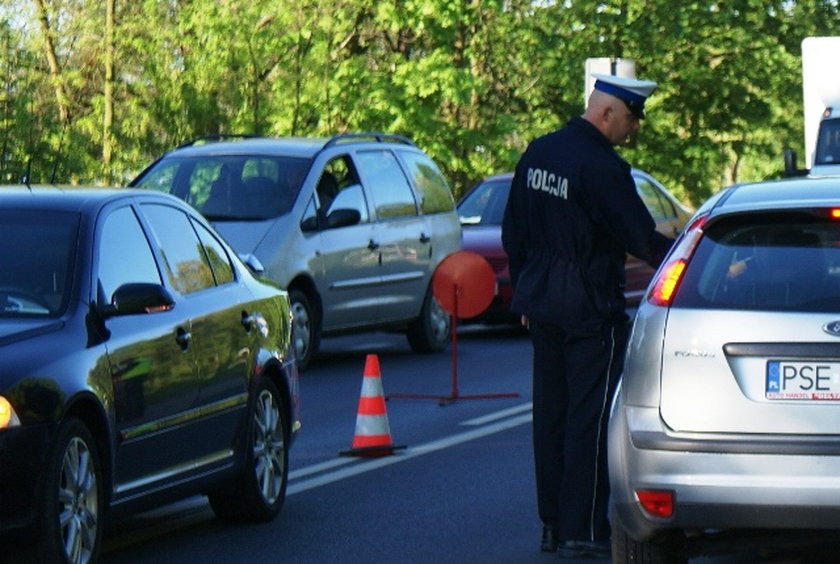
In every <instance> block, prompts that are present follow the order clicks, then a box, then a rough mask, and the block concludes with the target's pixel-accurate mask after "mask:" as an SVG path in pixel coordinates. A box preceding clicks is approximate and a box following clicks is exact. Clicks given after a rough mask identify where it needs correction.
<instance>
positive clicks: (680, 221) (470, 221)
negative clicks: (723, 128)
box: [458, 168, 693, 323]
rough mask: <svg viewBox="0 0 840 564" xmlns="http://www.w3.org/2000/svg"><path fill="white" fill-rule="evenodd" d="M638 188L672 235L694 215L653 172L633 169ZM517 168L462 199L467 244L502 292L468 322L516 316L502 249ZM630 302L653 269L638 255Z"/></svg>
mask: <svg viewBox="0 0 840 564" xmlns="http://www.w3.org/2000/svg"><path fill="white" fill-rule="evenodd" d="M632 174H633V179H634V180H635V181H636V190H638V192H639V195H640V196H641V197H642V200H643V201H644V202H645V205H646V206H647V208H648V209H649V210H650V213H651V215H652V216H653V218H654V219H655V220H656V224H657V229H658V230H659V231H660V232H661V233H663V234H665V235H668V236H669V237H674V236H676V235H677V234H678V233H679V232H680V230H681V229H682V228H683V226H684V225H685V223H686V222H687V221H688V220H689V218H690V217H691V215H692V213H693V210H692V209H691V208H689V207H687V206H685V205H684V204H682V203H681V202H680V201H679V200H677V199H676V198H675V197H674V196H673V195H672V194H671V193H670V192H668V190H666V189H665V187H664V186H662V184H660V183H659V182H658V181H657V180H655V179H654V178H653V177H652V176H650V175H649V174H647V173H646V172H643V171H641V170H638V169H635V168H634V169H633V170H632ZM512 179H513V174H512V173H509V172H508V173H504V174H498V175H496V176H489V177H487V178H485V179H484V180H482V181H481V182H479V183H478V184H477V185H476V186H475V187H474V188H473V189H472V190H470V191H469V192H468V193H467V194H466V195H465V196H464V197H463V198H461V201H460V202H458V215H459V216H460V218H461V226H462V228H463V229H462V238H463V241H462V248H463V249H464V250H465V251H472V252H474V253H477V254H479V255H481V256H483V257H484V258H485V259H486V260H487V262H488V263H490V266H491V267H492V268H493V272H494V273H495V274H496V287H497V291H496V295H495V297H494V298H493V301H492V303H491V304H490V306H489V307H488V308H487V309H486V310H485V311H484V312H483V313H482V314H481V315H480V316H478V317H476V318H474V319H470V320H466V321H467V322H481V323H508V322H512V321H516V316H514V315H513V314H512V313H511V311H510V299H511V296H512V295H513V287H512V286H511V285H510V272H509V270H508V260H507V255H506V254H505V251H504V249H502V216H503V215H504V211H505V204H506V203H507V198H508V192H509V191H510V182H511V180H512ZM625 275H626V289H625V296H626V297H627V303H628V305H636V304H638V303H639V300H641V298H642V296H643V295H644V293H645V289H646V288H647V285H648V283H649V282H650V279H651V278H652V277H653V269H652V268H651V267H650V266H648V265H647V264H646V263H645V262H643V261H641V260H639V259H637V258H636V257H634V256H632V255H627V264H626V267H625Z"/></svg>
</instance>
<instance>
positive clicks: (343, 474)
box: [286, 406, 531, 495]
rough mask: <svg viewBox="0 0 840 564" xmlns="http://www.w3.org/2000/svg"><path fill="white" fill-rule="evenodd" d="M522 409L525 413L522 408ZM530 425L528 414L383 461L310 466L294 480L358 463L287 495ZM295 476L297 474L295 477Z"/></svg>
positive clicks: (312, 480) (340, 461)
mask: <svg viewBox="0 0 840 564" xmlns="http://www.w3.org/2000/svg"><path fill="white" fill-rule="evenodd" d="M529 408H530V406H529ZM518 409H519V410H521V409H522V408H518ZM530 422H531V414H530V413H526V414H524V415H519V416H517V417H512V418H509V419H505V420H503V421H499V422H497V423H493V424H491V425H485V426H482V427H478V428H475V429H471V430H469V431H464V432H463V433H457V434H454V435H450V436H448V437H444V438H442V439H438V440H436V441H432V442H429V443H426V444H423V445H419V446H416V447H409V448H407V449H405V450H402V451H399V452H398V453H396V454H393V455H389V456H384V457H381V458H373V459H367V458H355V457H350V458H343V459H338V460H331V461H327V462H324V463H320V464H315V465H313V466H307V467H306V468H302V469H300V470H297V471H296V472H294V473H289V477H290V479H294V478H295V477H297V476H306V475H310V474H314V473H315V472H317V471H319V470H316V468H319V469H320V471H323V470H325V469H326V470H329V469H330V468H338V467H341V466H346V465H348V464H350V463H351V462H356V464H353V465H352V466H350V467H348V468H339V469H337V470H335V471H332V472H328V473H326V474H322V475H320V476H316V477H314V478H309V479H307V480H303V481H301V482H294V483H292V482H290V483H289V486H288V489H287V490H286V495H294V494H296V493H300V492H305V491H306V490H311V489H313V488H317V487H319V486H324V485H327V484H331V483H333V482H337V481H339V480H343V479H345V478H350V477H352V476H357V475H359V474H363V473H365V472H371V471H373V470H377V469H379V468H384V467H385V466H390V465H391V464H397V463H399V462H403V461H405V460H410V459H412V458H415V457H417V456H422V455H424V454H430V453H432V452H435V451H438V450H443V449H445V448H449V447H452V446H455V445H458V444H461V443H466V442H469V441H473V440H475V439H480V438H481V437H486V436H488V435H493V434H495V433H500V432H502V431H506V430H507V429H512V428H514V427H518V426H519V425H525V424H527V423H530ZM292 474H294V476H293V475H292Z"/></svg>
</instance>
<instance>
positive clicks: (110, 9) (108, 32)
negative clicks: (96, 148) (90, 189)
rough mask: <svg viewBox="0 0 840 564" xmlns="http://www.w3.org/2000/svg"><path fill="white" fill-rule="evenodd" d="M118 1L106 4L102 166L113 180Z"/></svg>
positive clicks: (113, 0)
mask: <svg viewBox="0 0 840 564" xmlns="http://www.w3.org/2000/svg"><path fill="white" fill-rule="evenodd" d="M116 3H117V0H106V2H105V87H104V107H103V110H102V166H103V168H104V172H105V177H106V178H107V179H108V181H109V182H110V181H111V180H112V176H113V174H112V171H111V153H112V149H113V131H112V127H113V123H114V51H115V49H114V26H115V22H114V9H115V8H116Z"/></svg>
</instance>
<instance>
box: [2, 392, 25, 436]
mask: <svg viewBox="0 0 840 564" xmlns="http://www.w3.org/2000/svg"><path fill="white" fill-rule="evenodd" d="M18 425H20V419H18V416H17V413H15V410H14V408H13V407H12V404H10V403H9V400H7V399H6V398H4V397H3V396H0V429H8V428H9V427H17V426H18Z"/></svg>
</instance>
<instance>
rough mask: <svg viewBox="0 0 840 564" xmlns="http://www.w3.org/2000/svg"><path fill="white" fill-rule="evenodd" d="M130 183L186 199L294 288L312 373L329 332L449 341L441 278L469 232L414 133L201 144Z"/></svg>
mask: <svg viewBox="0 0 840 564" xmlns="http://www.w3.org/2000/svg"><path fill="white" fill-rule="evenodd" d="M130 186H137V187H141V188H151V189H155V190H160V191H164V192H170V193H172V194H174V195H176V196H178V197H180V198H182V199H184V200H186V201H187V202H188V203H190V204H192V205H193V206H194V207H195V208H197V209H198V210H199V211H201V213H202V214H203V215H204V216H205V217H206V218H208V219H209V220H210V221H211V222H212V224H213V226H214V227H215V228H216V230H217V231H219V233H221V234H222V236H223V237H225V239H226V240H227V241H228V242H229V243H230V244H231V246H232V247H233V248H234V249H235V250H236V251H237V252H238V253H239V254H241V255H246V256H247V255H250V256H251V257H252V260H251V264H255V265H256V264H258V265H260V267H262V268H264V272H263V274H264V275H265V276H267V277H268V278H270V279H271V280H273V281H274V282H276V283H277V284H279V285H280V286H282V287H283V288H285V289H287V290H288V292H289V296H290V299H291V301H292V307H293V310H294V313H295V342H296V351H297V358H298V363H299V366H300V367H301V368H303V367H305V366H306V365H307V364H308V363H309V362H310V360H311V359H312V357H313V355H314V354H315V353H316V351H317V350H318V347H319V343H320V340H321V337H322V336H326V335H333V334H339V333H344V332H351V331H353V332H355V331H359V330H371V329H399V330H404V331H406V334H407V337H408V341H409V344H410V345H411V347H412V349H413V350H415V351H417V352H431V351H438V350H442V349H444V348H445V347H446V345H447V344H448V342H449V334H450V318H449V316H448V314H446V312H444V311H443V310H442V309H441V308H440V306H439V305H438V304H437V302H436V301H435V299H434V296H433V294H432V291H431V278H432V274H433V273H434V270H435V268H436V267H437V265H438V264H439V263H440V262H441V261H442V260H443V259H444V258H445V257H446V256H447V255H449V254H450V253H453V252H455V251H457V250H459V249H460V245H461V227H460V223H459V220H458V215H457V213H456V212H455V201H454V198H453V196H452V192H451V190H450V188H449V186H448V184H447V182H446V180H445V179H444V177H443V175H442V174H441V172H440V170H439V169H438V167H437V165H436V164H435V163H434V162H433V161H432V160H431V159H430V158H429V157H428V156H427V155H426V154H424V153H423V152H422V151H421V150H420V149H419V148H417V147H416V146H415V145H414V144H413V143H412V142H411V141H410V140H408V139H406V138H405V137H401V136H397V135H386V134H381V133H361V134H342V135H337V136H335V137H332V138H330V139H303V138H249V137H242V136H238V137H237V138H233V139H227V138H213V139H211V140H200V141H198V142H192V143H189V144H186V145H183V146H181V147H178V148H177V149H175V150H173V151H170V152H169V153H167V154H165V155H164V156H163V157H161V158H160V159H158V160H157V161H156V162H155V163H153V164H152V165H150V166H149V167H148V168H147V169H146V170H145V171H143V172H142V173H141V174H140V175H139V176H138V177H137V178H136V179H135V180H133V181H132V182H131V183H130ZM253 258H256V261H254V260H253Z"/></svg>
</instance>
